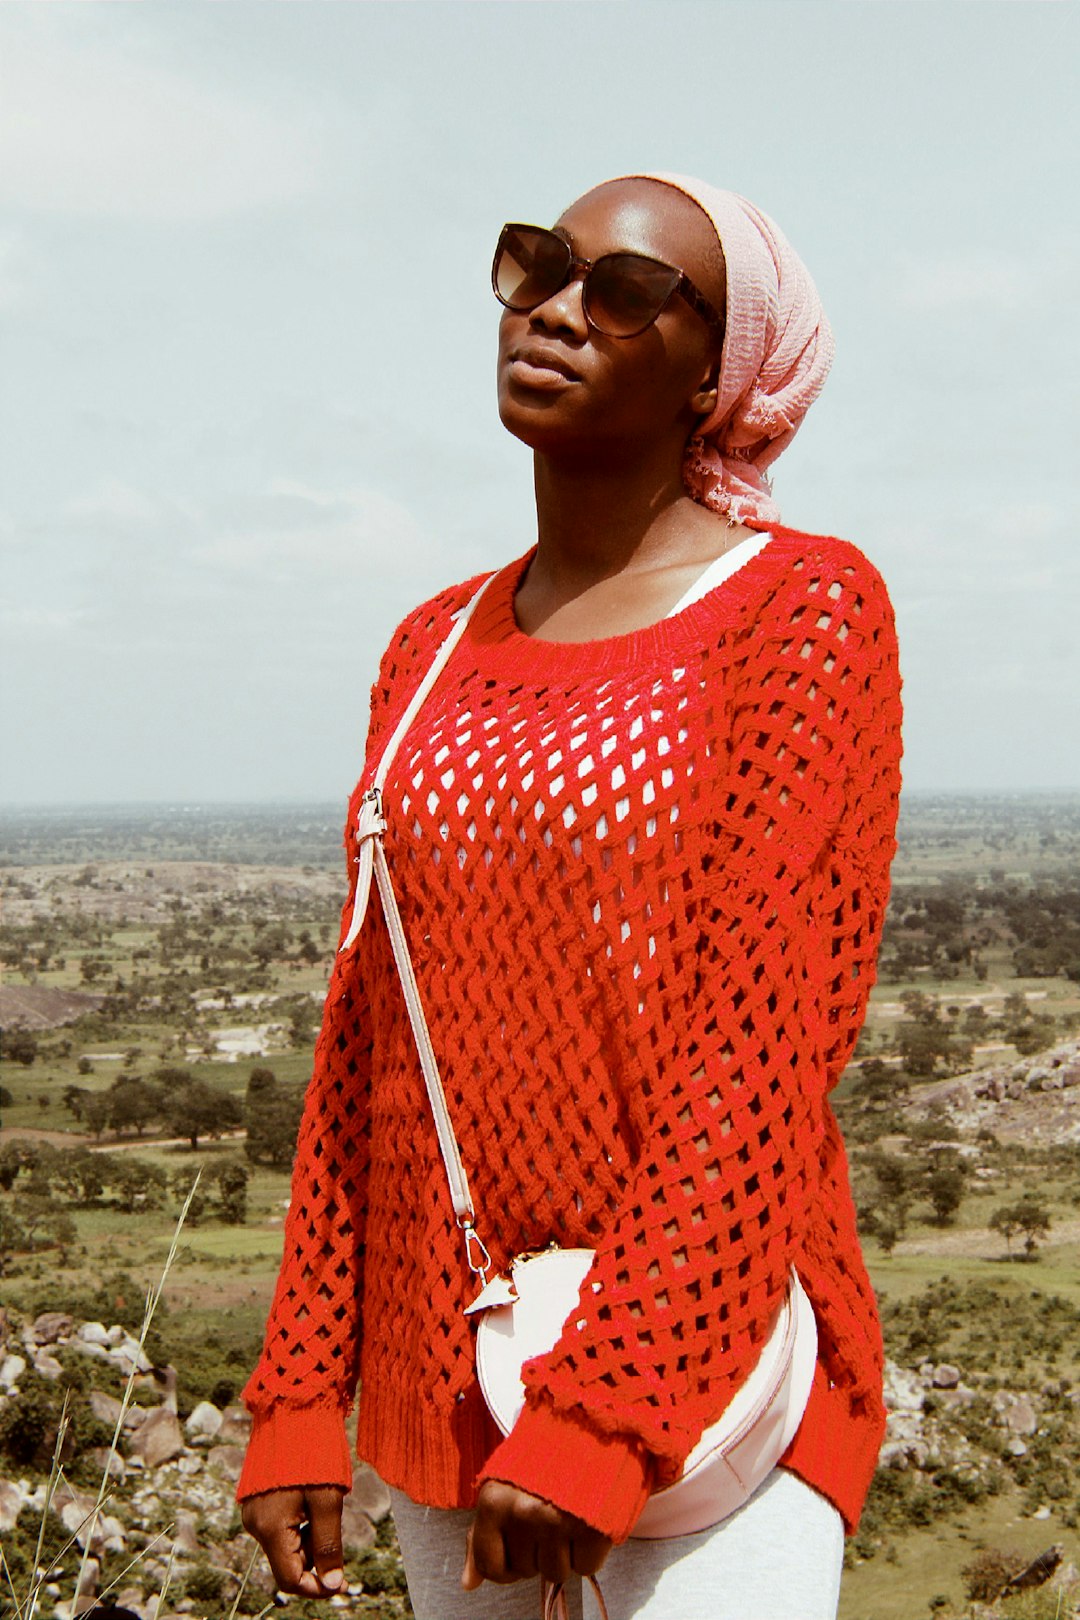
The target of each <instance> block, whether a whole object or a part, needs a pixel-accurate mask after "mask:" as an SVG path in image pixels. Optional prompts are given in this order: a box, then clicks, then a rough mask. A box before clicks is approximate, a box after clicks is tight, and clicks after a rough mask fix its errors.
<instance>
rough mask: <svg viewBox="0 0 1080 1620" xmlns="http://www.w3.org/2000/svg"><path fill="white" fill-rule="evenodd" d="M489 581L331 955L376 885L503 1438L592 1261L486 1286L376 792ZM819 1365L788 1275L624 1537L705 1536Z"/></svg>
mask: <svg viewBox="0 0 1080 1620" xmlns="http://www.w3.org/2000/svg"><path fill="white" fill-rule="evenodd" d="M489 583H490V580H488V581H485V583H484V585H483V586H481V588H480V590H479V591H478V592H477V593H476V595H475V596H474V597H473V599H472V601H471V602H469V604H468V605H467V606H466V607H465V608H464V609H463V610H462V612H461V613H459V614H458V615H457V618H456V621H455V623H454V627H453V629H452V630H451V631H450V634H449V635H448V636H447V638H446V640H445V641H444V642H443V644H442V646H441V647H440V648H439V650H438V652H437V654H436V656H435V658H434V661H433V662H432V664H431V667H430V669H429V670H428V672H427V674H426V675H425V676H424V679H423V680H422V681H421V683H420V686H419V687H418V688H417V691H416V692H415V694H414V695H413V698H412V701H411V702H410V703H409V705H408V707H407V708H406V710H405V713H404V714H403V715H402V717H401V719H400V720H399V722H398V724H397V727H396V728H395V730H394V733H393V735H392V736H391V738H390V740H389V742H388V743H387V744H386V747H385V749H384V750H383V754H382V758H381V759H380V761H379V766H378V769H377V770H376V772H375V777H374V781H373V783H372V786H371V788H370V789H369V790H368V791H367V792H366V793H365V794H364V796H363V798H362V800H361V804H360V813H359V819H358V825H357V839H358V843H359V851H360V852H359V855H358V857H357V863H358V871H357V884H356V899H355V902H354V906H353V913H352V920H351V923H350V926H349V929H348V932H347V934H346V937H345V940H344V943H343V944H342V947H341V949H342V950H347V949H348V948H349V947H350V946H351V945H352V944H353V942H354V941H355V939H356V937H357V935H358V934H359V932H360V929H361V927H362V925H363V921H364V916H365V914H366V911H367V904H368V896H369V893H370V889H371V879H372V877H373V876H374V878H375V883H376V885H377V887H378V891H379V898H380V900H381V902H382V911H383V916H384V918H385V919H386V926H387V929H388V932H389V935H390V944H391V947H392V950H393V953H394V961H395V963H396V966H397V971H398V976H399V978H400V980H401V987H402V991H403V993H404V996H405V1005H406V1007H407V1009H408V1015H409V1022H410V1025H411V1027H412V1033H413V1038H414V1040H415V1042H416V1050H417V1054H418V1056H419V1059H420V1067H421V1070H422V1071H423V1076H424V1083H425V1086H426V1087H427V1094H428V1101H429V1103H430V1105H431V1112H432V1115H433V1117H434V1121H435V1129H436V1133H437V1135H438V1140H439V1150H440V1153H441V1155H442V1160H443V1166H444V1168H445V1171H446V1179H447V1183H448V1185H449V1189H450V1198H451V1202H452V1204H453V1209H454V1217H455V1219H456V1221H457V1224H458V1226H459V1228H460V1229H461V1232H462V1235H463V1239H464V1244H465V1255H466V1259H467V1261H468V1265H469V1269H470V1270H471V1271H472V1272H473V1273H474V1274H475V1275H476V1277H477V1278H478V1279H479V1281H480V1284H481V1288H480V1293H479V1294H478V1295H477V1297H476V1299H474V1300H473V1301H472V1303H471V1304H469V1305H468V1306H467V1307H466V1308H465V1310H466V1314H467V1315H469V1316H476V1317H477V1318H478V1327H477V1335H476V1370H477V1377H478V1379H479V1382H480V1387H481V1389H482V1391H483V1394H484V1399H485V1400H486V1402H487V1404H488V1408H489V1410H490V1411H491V1414H492V1416H493V1417H494V1419H495V1421H496V1423H497V1424H498V1425H499V1428H500V1429H501V1430H502V1432H503V1433H504V1434H509V1432H510V1430H511V1429H512V1428H513V1426H514V1423H515V1422H516V1421H517V1418H518V1415H519V1413H520V1412H521V1410H522V1407H523V1406H524V1402H525V1390H524V1385H523V1384H522V1381H521V1366H522V1363H523V1362H525V1361H527V1360H529V1358H530V1357H532V1356H539V1355H543V1354H544V1353H545V1352H546V1351H548V1350H550V1349H551V1348H552V1346H553V1345H554V1344H555V1342H556V1340H557V1339H558V1337H559V1335H560V1333H561V1332H562V1329H563V1325H564V1323H565V1322H566V1321H567V1320H568V1318H570V1317H571V1316H572V1315H573V1313H574V1311H575V1310H576V1309H578V1308H579V1305H580V1299H581V1295H582V1289H583V1287H587V1286H588V1283H587V1277H588V1272H589V1269H590V1266H591V1265H592V1261H593V1251H592V1250H591V1249H559V1248H557V1247H552V1248H549V1249H543V1250H541V1251H540V1252H539V1253H536V1254H529V1255H522V1256H519V1257H518V1258H517V1259H515V1260H513V1261H512V1262H511V1263H510V1266H509V1267H508V1270H507V1272H506V1273H505V1274H504V1275H497V1276H494V1277H490V1278H489V1275H488V1274H489V1272H490V1270H491V1259H490V1256H489V1254H488V1251H487V1249H486V1247H485V1246H484V1242H483V1238H482V1237H481V1235H480V1233H479V1232H478V1230H477V1227H476V1211H475V1209H474V1207H473V1201H472V1197H471V1195H470V1192H469V1183H468V1178H467V1176H466V1174H465V1167H464V1165H463V1164H462V1162H461V1152H460V1149H459V1147H458V1142H457V1138H456V1136H455V1134H454V1128H453V1123H452V1121H451V1118H450V1111H449V1108H448V1106H447V1101H446V1094H445V1092H444V1090H443V1084H442V1079H441V1077H440V1075H439V1067H438V1063H437V1061H436V1058H435V1052H434V1049H433V1047H432V1044H431V1036H430V1034H429V1032H428V1026H427V1019H426V1017H425V1016H424V1009H423V1005H422V1003H421V1001H420V994H419V990H418V988H417V984H416V977H415V975H414V973H413V967H412V961H411V958H410V956H409V947H408V942H407V940H406V938H405V930H404V927H403V925H402V920H401V913H400V911H399V910H398V904H397V899H396V897H395V895H394V887H393V883H392V882H391V878H390V869H389V866H388V864H387V860H386V853H385V850H384V848H383V843H382V835H383V833H384V832H385V831H386V820H385V815H384V809H383V797H382V795H383V788H384V786H385V784H386V778H387V775H388V773H389V770H390V766H391V764H392V763H393V760H394V756H395V755H396V753H397V751H398V748H399V747H400V745H401V742H402V740H403V739H404V737H405V734H406V732H407V731H408V730H409V727H410V726H411V725H412V723H413V721H414V720H415V718H416V716H417V714H418V713H419V711H420V709H421V707H422V705H423V704H424V702H425V701H426V699H427V697H428V694H429V693H430V692H431V689H432V687H433V686H434V685H435V682H436V681H437V680H438V678H439V676H440V674H441V673H442V671H443V669H445V667H446V664H447V663H448V661H449V659H450V656H451V654H452V653H453V651H454V648H455V647H456V646H457V644H458V641H459V640H460V639H461V636H462V635H463V634H464V631H465V627H466V625H467V624H468V622H469V619H470V618H471V616H472V613H473V611H474V609H475V608H476V606H477V604H478V602H479V600H480V597H481V596H482V595H483V592H484V591H485V590H486V588H487V585H488V584H489ZM816 1360H817V1326H816V1323H815V1321H814V1312H813V1308H812V1306H811V1304H810V1301H809V1300H808V1299H807V1297H806V1294H805V1292H804V1291H803V1288H802V1285H801V1284H800V1282H799V1279H798V1277H797V1275H796V1273H795V1271H794V1270H792V1272H791V1277H790V1281H789V1286H788V1291H787V1294H786V1296H785V1298H784V1299H783V1301H782V1302H781V1304H780V1307H779V1309H778V1311H777V1313H776V1317H775V1320H774V1322H773V1323H772V1325H771V1328H770V1332H769V1336H768V1338H767V1340H766V1342H765V1344H764V1346H763V1348H762V1350H761V1354H760V1356H759V1357H758V1360H757V1363H756V1364H755V1366H754V1369H753V1371H752V1372H751V1374H750V1376H749V1377H748V1378H747V1380H746V1382H745V1383H744V1384H743V1385H742V1386H741V1388H740V1389H739V1390H738V1391H737V1392H736V1394H735V1396H734V1397H733V1399H732V1400H731V1401H730V1402H729V1404H728V1406H727V1407H726V1408H725V1410H724V1412H723V1414H722V1415H721V1417H720V1419H719V1421H718V1422H716V1423H714V1424H713V1425H712V1426H711V1428H709V1429H707V1430H706V1431H705V1433H704V1434H703V1435H702V1437H701V1439H700V1440H699V1442H698V1444H697V1445H696V1446H695V1447H694V1449H693V1450H692V1451H691V1453H690V1455H689V1456H688V1457H687V1459H686V1463H685V1465H684V1467H683V1472H682V1474H681V1476H680V1477H679V1479H677V1480H676V1481H675V1482H674V1484H671V1485H665V1486H663V1487H662V1488H661V1489H659V1490H656V1491H654V1492H653V1493H652V1495H651V1496H650V1498H649V1500H648V1502H647V1503H646V1505H645V1508H644V1509H643V1511H642V1513H641V1516H640V1518H639V1519H638V1521H637V1524H636V1525H635V1526H634V1530H633V1534H634V1536H637V1537H642V1538H645V1539H650V1540H656V1539H661V1538H664V1537H667V1536H683V1535H689V1534H690V1533H692V1532H693V1531H696V1530H704V1529H707V1528H708V1527H709V1526H710V1525H714V1524H718V1523H719V1522H720V1520H721V1519H724V1518H726V1517H727V1516H728V1514H729V1513H733V1512H734V1511H735V1509H736V1508H738V1507H740V1506H741V1505H742V1503H743V1502H745V1501H746V1499H747V1497H748V1496H750V1495H751V1494H752V1492H753V1491H754V1490H756V1488H757V1487H758V1485H760V1484H761V1482H762V1481H763V1480H764V1479H765V1477H766V1475H767V1474H769V1473H770V1472H771V1470H772V1469H773V1468H774V1467H775V1466H776V1464H777V1462H778V1461H779V1459H780V1457H781V1456H782V1455H783V1453H784V1452H785V1451H786V1449H787V1447H788V1445H789V1444H790V1442H791V1440H792V1439H793V1438H794V1436H795V1431H796V1430H797V1429H798V1427H799V1424H800V1422H801V1421H802V1415H803V1412H804V1410H805V1408H806V1403H807V1400H808V1399H809V1396H810V1386H811V1384H812V1382H813V1377H814V1366H815V1363H816Z"/></svg>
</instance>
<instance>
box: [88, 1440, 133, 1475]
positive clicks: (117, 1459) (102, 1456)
mask: <svg viewBox="0 0 1080 1620" xmlns="http://www.w3.org/2000/svg"><path fill="white" fill-rule="evenodd" d="M90 1460H91V1461H92V1462H93V1464H94V1467H95V1468H96V1469H97V1471H98V1473H99V1474H108V1476H109V1478H110V1479H123V1477H124V1475H125V1474H126V1473H127V1468H126V1467H125V1466H124V1459H123V1457H121V1455H120V1453H119V1452H118V1451H112V1450H111V1449H110V1448H109V1447H108V1446H95V1447H94V1449H93V1451H92V1452H91V1453H90Z"/></svg>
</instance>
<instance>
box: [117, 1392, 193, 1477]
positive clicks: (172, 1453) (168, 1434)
mask: <svg viewBox="0 0 1080 1620" xmlns="http://www.w3.org/2000/svg"><path fill="white" fill-rule="evenodd" d="M128 1450H129V1451H130V1452H131V1454H132V1456H133V1457H140V1458H141V1459H142V1461H143V1462H144V1463H145V1464H146V1466H147V1467H148V1468H160V1467H161V1465H162V1463H167V1462H173V1461H175V1459H176V1458H177V1457H180V1456H182V1455H183V1451H184V1436H183V1435H182V1433H181V1432H180V1421H179V1419H178V1418H177V1416H176V1414H175V1412H167V1411H166V1410H165V1408H164V1407H161V1406H159V1407H157V1408H156V1409H155V1410H154V1411H153V1412H148V1413H147V1414H146V1417H145V1418H144V1419H143V1421H142V1422H141V1423H140V1424H139V1427H138V1428H137V1429H136V1430H135V1433H134V1434H133V1435H132V1437H131V1439H130V1441H129V1442H128Z"/></svg>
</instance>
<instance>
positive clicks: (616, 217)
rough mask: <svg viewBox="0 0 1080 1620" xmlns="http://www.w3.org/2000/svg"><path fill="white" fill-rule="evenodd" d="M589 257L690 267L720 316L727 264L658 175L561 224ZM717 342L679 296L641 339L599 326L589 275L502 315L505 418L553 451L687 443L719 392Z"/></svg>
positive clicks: (586, 206) (599, 194) (626, 185)
mask: <svg viewBox="0 0 1080 1620" xmlns="http://www.w3.org/2000/svg"><path fill="white" fill-rule="evenodd" d="M557 225H558V228H559V229H560V231H561V232H563V233H565V235H566V236H567V238H568V239H569V241H570V244H571V246H572V247H573V250H574V252H575V254H576V255H577V256H578V257H579V258H585V259H589V260H596V259H598V258H600V257H601V255H602V254H605V253H616V252H631V253H643V254H646V255H647V256H648V257H650V258H654V259H662V260H663V261H664V262H665V263H666V264H672V265H675V266H677V267H678V268H679V269H680V270H684V271H685V272H686V274H687V275H688V276H689V277H690V279H691V280H692V281H693V282H694V283H695V285H696V286H697V287H698V288H699V290H700V291H701V292H703V293H704V294H705V296H706V298H708V299H709V300H710V301H711V302H712V303H713V304H714V305H715V307H716V308H717V309H718V310H720V311H721V312H722V311H723V309H724V303H725V286H724V264H723V255H722V254H721V252H720V249H719V244H718V243H717V240H716V233H715V231H714V230H713V227H712V225H711V223H710V221H709V220H708V218H707V217H706V215H705V214H704V213H703V212H702V211H701V209H700V208H699V207H698V206H697V204H696V203H694V202H692V201H691V199H690V198H689V197H686V196H684V195H683V193H682V192H681V191H676V190H675V189H674V187H672V186H666V185H664V184H662V183H661V182H659V181H655V180H612V181H608V182H607V183H606V184H604V185H602V186H598V187H597V188H596V190H595V191H590V192H587V193H586V194H585V196H584V197H581V198H579V199H578V201H577V202H575V203H573V204H572V205H571V206H570V207H569V208H568V209H567V210H566V211H565V213H563V214H562V215H561V216H560V218H559V220H558V221H557ZM718 359H719V356H718V354H717V352H716V342H715V339H714V338H713V337H712V336H711V334H710V332H709V328H708V326H707V325H706V323H705V321H704V320H703V319H702V317H701V316H700V315H699V314H697V313H696V312H695V311H694V310H692V309H691V308H690V306H689V305H688V304H687V303H685V302H684V300H683V299H682V298H680V297H679V296H678V295H677V294H676V296H675V297H673V298H671V299H670V300H669V302H668V304H667V305H666V306H665V308H664V309H662V310H661V311H660V314H659V315H658V316H657V318H656V320H655V321H654V322H653V324H652V325H651V326H649V327H647V328H646V329H645V331H644V332H640V333H639V334H638V335H637V336H636V337H631V338H611V337H605V336H604V335H603V334H602V333H600V332H597V331H595V330H594V329H593V328H592V327H590V325H589V323H588V322H587V320H586V319H585V312H584V309H583V307H582V282H581V279H580V277H579V278H577V279H576V280H574V281H571V282H570V283H569V284H568V285H567V286H566V287H563V288H562V289H561V291H559V292H557V293H555V294H554V295H553V296H552V297H551V298H549V299H548V300H547V302H546V303H543V304H540V305H539V306H538V307H537V308H536V309H534V310H532V311H530V312H529V313H527V314H525V313H521V312H520V311H516V310H509V309H506V310H504V311H503V315H502V320H501V322H500V325H499V371H498V380H499V415H500V416H501V418H502V421H503V424H504V426H505V427H507V428H508V429H509V431H510V432H511V433H513V434H514V435H515V436H516V437H517V438H519V439H521V440H523V442H524V443H526V444H528V445H530V446H531V447H532V448H533V449H536V450H539V451H541V452H547V453H558V452H560V451H562V452H563V453H568V452H575V451H577V452H585V453H588V454H591V455H601V454H608V453H615V454H626V455H634V454H637V453H640V449H641V447H642V446H643V445H646V444H654V443H655V442H656V441H657V440H664V439H670V440H671V442H672V445H673V447H674V448H676V449H678V448H681V446H682V445H684V444H685V443H686V440H687V439H688V438H689V437H690V434H691V433H692V432H693V430H694V427H695V426H696V424H697V422H698V421H699V420H700V418H701V416H702V414H703V413H704V412H705V411H706V410H708V409H709V408H710V402H709V400H710V395H709V391H710V389H711V388H714V387H715V381H716V371H717V362H718Z"/></svg>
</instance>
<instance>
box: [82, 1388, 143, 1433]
mask: <svg viewBox="0 0 1080 1620" xmlns="http://www.w3.org/2000/svg"><path fill="white" fill-rule="evenodd" d="M120 1405H121V1403H120V1402H119V1401H118V1400H117V1398H116V1396H115V1395H106V1393H105V1391H104V1390H102V1389H92V1390H91V1391H90V1410H91V1412H93V1414H94V1416H95V1417H96V1418H97V1419H98V1421H99V1422H100V1423H109V1424H111V1425H112V1427H113V1428H114V1429H115V1427H116V1420H117V1418H118V1417H119V1416H120ZM146 1415H147V1413H146V1408H145V1406H135V1405H130V1406H129V1407H128V1409H127V1411H126V1412H125V1413H124V1428H125V1429H137V1428H138V1427H139V1424H140V1423H141V1422H142V1421H143V1419H144V1418H145V1417H146Z"/></svg>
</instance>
